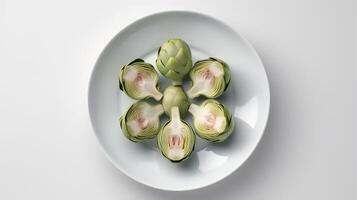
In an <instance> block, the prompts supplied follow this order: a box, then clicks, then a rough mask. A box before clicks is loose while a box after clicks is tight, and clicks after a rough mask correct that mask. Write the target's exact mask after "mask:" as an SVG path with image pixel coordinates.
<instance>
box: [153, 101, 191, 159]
mask: <svg viewBox="0 0 357 200" xmlns="http://www.w3.org/2000/svg"><path fill="white" fill-rule="evenodd" d="M195 142H196V137H195V134H194V132H193V129H192V128H191V126H190V125H189V124H188V123H187V122H185V121H183V120H181V118H180V111H179V109H178V107H173V108H172V109H171V116H170V121H168V122H166V123H165V125H164V126H163V127H162V128H161V130H160V133H159V135H158V138H157V144H158V147H159V149H160V151H161V153H162V154H163V155H164V156H165V157H166V158H167V159H169V160H170V161H172V162H180V161H183V160H185V159H187V158H188V157H189V156H190V155H191V153H192V152H193V149H194V146H195Z"/></svg>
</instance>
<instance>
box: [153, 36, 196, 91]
mask: <svg viewBox="0 0 357 200" xmlns="http://www.w3.org/2000/svg"><path fill="white" fill-rule="evenodd" d="M156 66H157V68H158V70H159V71H160V73H161V74H162V75H163V76H165V77H166V78H168V79H171V80H172V81H173V83H174V85H181V84H182V79H183V77H185V76H186V74H188V72H189V71H190V69H191V67H192V55H191V50H190V47H189V46H188V45H187V44H186V42H185V41H183V40H181V39H170V40H168V41H166V42H165V43H164V44H163V45H162V46H161V47H160V48H159V51H158V55H157V59H156Z"/></svg>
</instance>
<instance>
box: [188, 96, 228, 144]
mask: <svg viewBox="0 0 357 200" xmlns="http://www.w3.org/2000/svg"><path fill="white" fill-rule="evenodd" d="M188 111H189V112H190V113H191V114H192V115H193V126H194V128H195V130H196V133H197V135H198V136H200V137H201V138H203V139H206V140H209V141H212V142H221V141H224V140H225V139H226V138H228V136H229V135H231V133H232V132H233V129H234V119H233V118H232V114H231V113H230V112H229V111H228V109H227V107H225V106H224V105H223V104H221V103H219V102H218V101H216V100H213V99H208V100H206V101H204V102H203V103H202V104H201V105H200V106H198V105H195V104H191V105H190V108H189V109H188Z"/></svg>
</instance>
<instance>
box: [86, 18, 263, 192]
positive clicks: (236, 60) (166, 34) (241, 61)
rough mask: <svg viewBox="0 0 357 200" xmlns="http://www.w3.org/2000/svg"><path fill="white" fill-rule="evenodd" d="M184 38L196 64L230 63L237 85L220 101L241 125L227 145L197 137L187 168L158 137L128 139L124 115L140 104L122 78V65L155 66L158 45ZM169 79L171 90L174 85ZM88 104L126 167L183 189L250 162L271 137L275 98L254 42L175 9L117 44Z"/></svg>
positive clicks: (141, 178) (139, 25)
mask: <svg viewBox="0 0 357 200" xmlns="http://www.w3.org/2000/svg"><path fill="white" fill-rule="evenodd" d="M177 37H179V38H182V39H184V40H185V41H186V42H187V43H188V44H189V46H190V47H191V50H192V55H193V61H194V62H195V61H197V60H199V59H204V58H207V57H209V56H212V57H217V58H220V59H223V60H225V61H226V62H227V63H228V64H229V65H230V68H231V71H232V81H231V86H230V88H229V89H228V90H227V91H226V93H225V94H224V95H223V96H222V97H220V100H221V101H222V102H223V103H224V104H226V105H227V106H228V107H229V108H230V110H231V112H232V113H233V115H234V118H235V121H236V129H235V131H234V133H233V134H232V136H231V137H230V138H228V140H227V141H225V142H223V143H218V144H212V143H208V142H205V141H203V140H202V139H199V138H198V137H197V141H198V142H197V145H196V147H195V151H194V153H193V154H192V156H191V158H190V159H189V160H187V161H185V162H183V163H179V164H175V163H171V162H170V161H168V160H166V159H165V158H164V157H163V156H162V155H161V154H160V153H159V152H158V151H157V149H156V145H155V142H156V141H155V140H152V141H150V142H146V143H144V144H138V143H133V142H130V141H129V140H127V139H126V138H125V137H124V136H123V134H122V133H121V130H120V127H119V123H118V118H119V116H120V115H121V113H123V112H124V111H125V110H126V109H127V108H128V106H129V105H130V104H131V103H132V102H134V101H133V100H132V99H130V98H128V97H127V96H125V95H124V94H123V93H122V92H121V91H120V90H119V89H118V80H117V75H118V71H119V69H120V67H121V65H123V64H125V63H127V62H129V61H131V60H132V59H134V58H138V57H141V58H144V59H145V60H146V61H148V62H150V63H152V64H153V65H154V63H155V62H154V60H155V56H156V51H157V49H158V47H159V46H160V45H161V44H162V43H163V42H164V41H165V40H167V39H169V38H177ZM161 82H162V85H164V87H161V88H165V87H166V86H167V82H166V81H164V80H161ZM185 87H187V86H185ZM88 100H89V113H90V117H91V121H92V125H93V128H94V130H95V133H96V135H97V138H98V140H99V142H100V144H101V145H102V147H103V149H104V151H105V153H106V154H107V156H108V158H109V159H110V160H111V162H112V163H113V164H114V165H115V166H116V167H117V168H118V169H120V170H121V171H122V172H123V173H124V174H126V175H128V176H129V177H131V178H133V179H134V180H136V181H138V182H140V183H142V184H145V185H148V186H151V187H154V188H158V189H163V190H174V191H182V190H193V189H197V188H202V187H205V186H208V185H210V184H213V183H215V182H217V181H219V180H221V179H223V178H224V177H226V176H228V175H229V174H231V173H232V172H234V171H235V170H236V169H238V168H239V166H241V165H242V164H243V163H244V161H245V160H246V159H247V158H248V157H249V156H250V155H251V154H252V152H253V150H254V149H255V147H256V146H257V144H258V142H259V140H260V138H261V137H262V135H263V133H264V128H265V125H266V123H267V119H268V114H269V106H270V93H269V84H268V79H267V76H266V73H265V70H264V67H263V64H262V62H261V60H260V59H259V57H258V55H257V53H256V52H255V50H254V48H253V47H252V46H251V45H250V44H249V43H248V41H247V40H245V39H244V38H242V37H241V36H240V35H238V34H237V33H236V32H235V31H234V30H233V29H231V28H230V27H228V26H227V25H225V24H224V23H222V22H220V21H218V20H216V19H214V18H212V17H208V16H206V15H202V14H198V13H193V12H183V11H171V12H164V13H158V14H154V15H150V16H147V17H144V18H142V19H140V20H138V21H136V22H134V23H132V24H131V25H129V26H128V27H126V28H124V29H123V30H122V31H121V32H120V33H119V34H118V35H117V36H116V37H114V39H112V41H110V43H109V44H108V45H107V47H106V48H105V49H104V51H103V52H102V54H101V55H100V57H99V59H98V61H97V63H96V65H95V67H94V70H93V73H92V77H91V80H90V86H89V99H88ZM187 120H188V121H190V119H187Z"/></svg>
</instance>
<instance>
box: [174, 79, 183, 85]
mask: <svg viewBox="0 0 357 200" xmlns="http://www.w3.org/2000/svg"><path fill="white" fill-rule="evenodd" d="M172 85H182V80H178V81H172Z"/></svg>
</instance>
